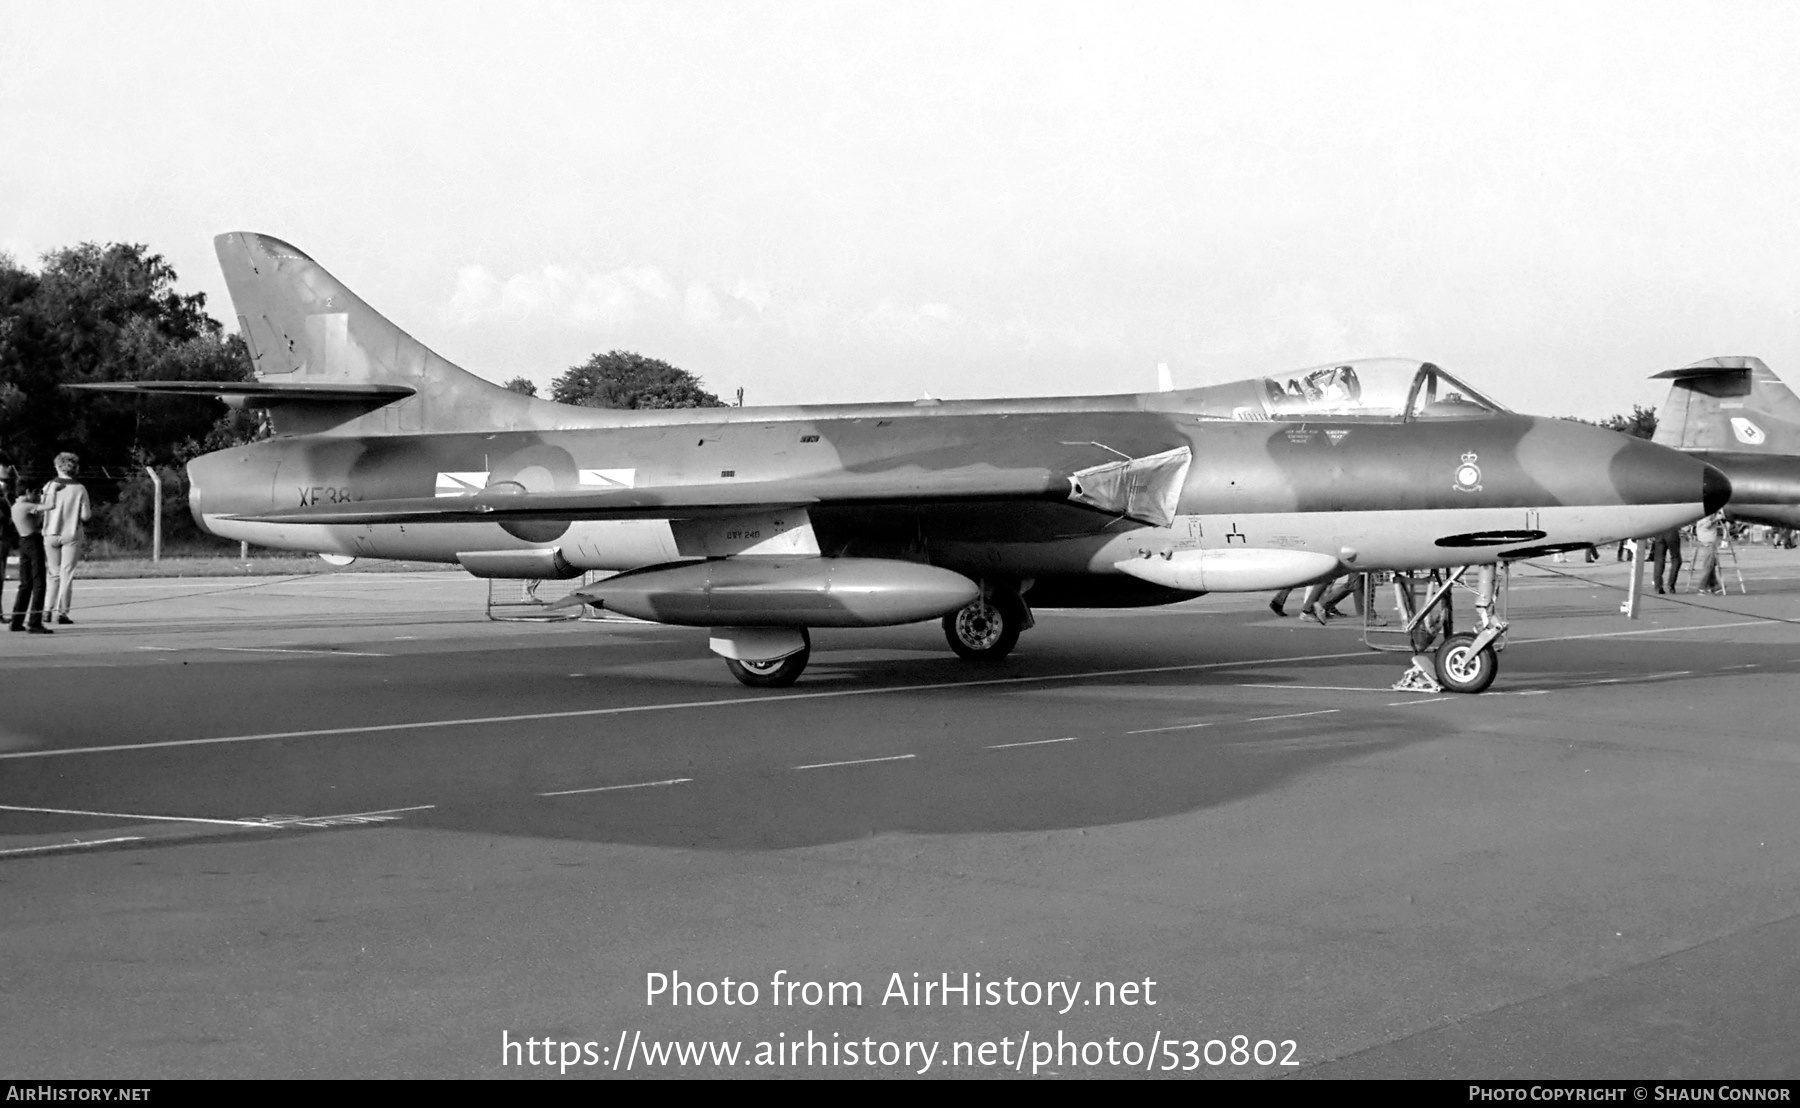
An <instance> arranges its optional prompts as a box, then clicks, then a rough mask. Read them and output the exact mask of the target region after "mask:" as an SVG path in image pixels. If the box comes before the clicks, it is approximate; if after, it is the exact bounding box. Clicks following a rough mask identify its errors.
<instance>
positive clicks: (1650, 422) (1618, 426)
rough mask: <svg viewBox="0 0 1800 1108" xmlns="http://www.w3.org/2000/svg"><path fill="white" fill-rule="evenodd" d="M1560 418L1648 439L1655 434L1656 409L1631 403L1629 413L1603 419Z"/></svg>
mask: <svg viewBox="0 0 1800 1108" xmlns="http://www.w3.org/2000/svg"><path fill="white" fill-rule="evenodd" d="M1562 418H1564V419H1566V420H1568V421H1569V422H1571V423H1585V424H1587V425H1588V426H1589V427H1604V428H1606V429H1607V430H1608V431H1617V432H1619V433H1620V434H1622V435H1630V436H1631V437H1632V438H1634V439H1648V438H1653V437H1654V436H1655V435H1656V409H1655V408H1646V407H1644V406H1643V405H1642V404H1633V405H1632V406H1631V414H1630V415H1610V416H1607V417H1606V418H1605V419H1582V418H1581V417H1580V416H1563V417H1562Z"/></svg>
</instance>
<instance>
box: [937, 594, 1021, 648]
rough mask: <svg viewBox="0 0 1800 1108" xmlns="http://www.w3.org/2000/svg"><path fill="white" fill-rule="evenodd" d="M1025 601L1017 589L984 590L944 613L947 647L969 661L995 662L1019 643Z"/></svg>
mask: <svg viewBox="0 0 1800 1108" xmlns="http://www.w3.org/2000/svg"><path fill="white" fill-rule="evenodd" d="M1024 629H1025V602H1024V601H1023V600H1021V599H1019V596H1018V594H1017V593H1011V592H996V593H993V594H991V595H989V594H985V593H984V594H983V595H981V596H978V597H976V598H975V599H974V600H972V601H970V602H969V604H968V605H967V606H965V607H962V608H958V609H957V610H956V611H954V612H951V613H950V614H949V615H947V616H945V617H944V638H945V639H947V640H948V641H949V643H950V649H951V650H954V651H956V652H957V653H958V654H960V655H961V656H962V657H964V658H966V659H968V660H969V661H971V662H997V661H999V660H1000V659H1002V658H1004V657H1006V656H1007V655H1008V654H1010V653H1012V648H1013V647H1014V646H1017V645H1018V642H1019V632H1021V631H1023V630H1024Z"/></svg>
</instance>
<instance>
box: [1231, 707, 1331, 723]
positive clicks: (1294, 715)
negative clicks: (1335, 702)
mask: <svg viewBox="0 0 1800 1108" xmlns="http://www.w3.org/2000/svg"><path fill="white" fill-rule="evenodd" d="M1341 711H1343V709H1342V708H1324V709H1321V710H1319V711H1317V712H1288V713H1287V714H1286V715H1279V716H1253V717H1251V718H1250V719H1246V720H1241V721H1240V722H1242V723H1267V722H1268V721H1269V720H1272V719H1304V718H1306V717H1307V716H1328V715H1331V714H1333V713H1334V712H1341Z"/></svg>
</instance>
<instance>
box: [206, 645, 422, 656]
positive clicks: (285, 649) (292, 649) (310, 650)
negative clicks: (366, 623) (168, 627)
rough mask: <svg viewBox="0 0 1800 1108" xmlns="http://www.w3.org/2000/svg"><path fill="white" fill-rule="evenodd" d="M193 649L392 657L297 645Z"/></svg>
mask: <svg viewBox="0 0 1800 1108" xmlns="http://www.w3.org/2000/svg"><path fill="white" fill-rule="evenodd" d="M193 649H195V650H229V651H231V652H232V653H234V654H316V655H320V656H322V657H326V658H392V657H393V655H392V654H373V653H369V652H368V651H361V650H329V649H321V648H319V647H298V646H197V647H194V648H193Z"/></svg>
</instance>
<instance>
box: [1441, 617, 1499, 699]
mask: <svg viewBox="0 0 1800 1108" xmlns="http://www.w3.org/2000/svg"><path fill="white" fill-rule="evenodd" d="M1476 643H1477V637H1476V636H1475V635H1472V634H1470V633H1469V632H1467V631H1462V632H1459V633H1457V634H1454V635H1451V636H1450V637H1449V638H1447V639H1445V640H1444V644H1443V645H1442V646H1440V647H1438V648H1437V658H1436V663H1437V665H1436V668H1437V679H1438V682H1439V683H1440V684H1441V685H1443V686H1444V688H1446V689H1448V690H1449V691H1451V692H1459V693H1478V692H1483V691H1485V690H1486V689H1487V687H1488V686H1489V685H1491V684H1493V683H1494V675H1495V674H1496V673H1499V672H1500V659H1499V658H1497V657H1495V655H1494V647H1493V645H1492V644H1491V643H1482V644H1480V645H1476Z"/></svg>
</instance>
